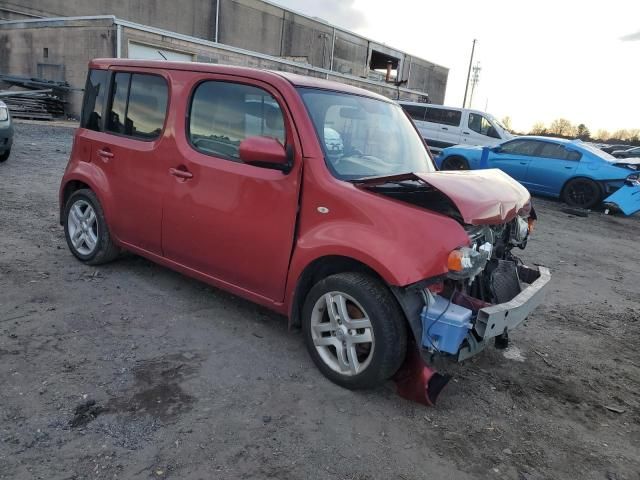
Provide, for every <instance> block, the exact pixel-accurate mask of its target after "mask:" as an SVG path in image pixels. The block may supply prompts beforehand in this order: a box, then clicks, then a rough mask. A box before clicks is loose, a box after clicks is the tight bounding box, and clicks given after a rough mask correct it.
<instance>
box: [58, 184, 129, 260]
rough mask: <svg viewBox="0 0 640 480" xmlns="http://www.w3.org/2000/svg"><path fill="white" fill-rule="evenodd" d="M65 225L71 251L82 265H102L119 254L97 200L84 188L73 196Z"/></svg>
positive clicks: (67, 204) (67, 209)
mask: <svg viewBox="0 0 640 480" xmlns="http://www.w3.org/2000/svg"><path fill="white" fill-rule="evenodd" d="M91 212H93V214H91ZM63 222H64V223H63V226H64V235H65V238H66V239H67V245H68V246H69V250H71V253H73V254H74V255H75V257H76V258H77V259H78V260H80V261H81V262H83V263H86V264H87V265H101V264H103V263H107V262H110V261H112V260H114V259H115V258H116V257H117V256H118V254H119V253H120V250H119V248H118V247H117V246H116V245H115V244H114V243H113V241H112V240H111V235H110V234H109V227H108V226H107V222H106V220H105V218H104V212H103V210H102V206H101V205H100V202H99V201H98V197H96V194H95V193H93V192H92V191H91V190H88V189H81V190H77V191H75V192H73V193H72V194H71V196H70V197H69V199H68V200H67V203H66V205H65V207H64V216H63ZM74 242H75V243H74Z"/></svg>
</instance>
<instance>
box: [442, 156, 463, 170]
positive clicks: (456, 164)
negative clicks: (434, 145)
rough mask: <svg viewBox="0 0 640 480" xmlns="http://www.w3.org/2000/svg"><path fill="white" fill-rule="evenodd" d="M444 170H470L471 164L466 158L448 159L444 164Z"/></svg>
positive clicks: (454, 157) (455, 157)
mask: <svg viewBox="0 0 640 480" xmlns="http://www.w3.org/2000/svg"><path fill="white" fill-rule="evenodd" d="M442 170H469V162H468V161H467V159H466V158H464V157H458V156H453V157H447V158H445V159H444V161H443V162H442Z"/></svg>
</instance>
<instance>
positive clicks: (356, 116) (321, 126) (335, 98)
mask: <svg viewBox="0 0 640 480" xmlns="http://www.w3.org/2000/svg"><path fill="white" fill-rule="evenodd" d="M298 91H299V92H300V95H301V96H302V100H303V101H304V104H305V105H306V107H307V110H308V111H309V114H310V115H311V119H312V121H313V124H314V127H315V130H316V133H317V135H318V138H319V139H320V145H321V146H322V149H323V150H324V155H325V159H326V161H327V165H328V166H329V169H330V170H331V172H332V173H333V175H335V176H336V177H338V178H340V179H341V180H358V179H362V178H366V177H386V176H389V175H398V174H401V173H412V172H432V171H434V170H435V167H434V165H433V162H432V161H431V157H429V154H428V152H427V149H426V148H425V146H424V143H423V142H422V139H421V138H420V135H419V134H418V132H417V131H416V130H415V128H414V127H413V125H412V124H411V122H410V120H409V119H408V118H407V116H406V115H405V113H404V111H403V110H402V108H401V107H399V106H398V105H396V104H394V103H391V102H385V101H382V100H375V99H373V98H367V97H361V96H359V95H351V94H345V93H338V92H331V91H326V90H318V89H315V88H300V89H298Z"/></svg>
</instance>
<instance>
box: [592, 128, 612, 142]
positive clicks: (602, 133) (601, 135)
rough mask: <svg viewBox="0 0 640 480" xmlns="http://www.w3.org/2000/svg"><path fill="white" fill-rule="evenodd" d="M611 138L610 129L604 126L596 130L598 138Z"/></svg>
mask: <svg viewBox="0 0 640 480" xmlns="http://www.w3.org/2000/svg"><path fill="white" fill-rule="evenodd" d="M610 138H611V134H610V133H609V131H608V130H605V129H604V128H601V129H599V130H598V131H597V132H596V137H595V139H596V140H601V141H603V140H609V139H610Z"/></svg>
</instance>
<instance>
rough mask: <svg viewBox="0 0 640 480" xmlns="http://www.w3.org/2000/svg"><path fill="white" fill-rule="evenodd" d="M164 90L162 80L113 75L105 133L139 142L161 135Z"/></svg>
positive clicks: (164, 109)
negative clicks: (137, 139) (124, 136)
mask: <svg viewBox="0 0 640 480" xmlns="http://www.w3.org/2000/svg"><path fill="white" fill-rule="evenodd" d="M167 102H168V87H167V83H166V81H165V80H164V78H162V77H160V76H157V75H146V74H139V73H133V74H131V73H122V72H119V73H116V74H115V75H114V78H113V83H112V86H111V102H110V107H109V116H108V125H107V130H109V131H111V132H114V133H119V134H121V135H127V136H130V137H133V138H139V139H141V140H153V139H155V138H157V137H158V136H159V135H160V133H161V132H162V126H163V125H164V120H165V116H166V112H167Z"/></svg>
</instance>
